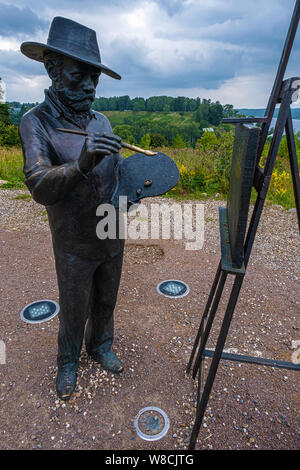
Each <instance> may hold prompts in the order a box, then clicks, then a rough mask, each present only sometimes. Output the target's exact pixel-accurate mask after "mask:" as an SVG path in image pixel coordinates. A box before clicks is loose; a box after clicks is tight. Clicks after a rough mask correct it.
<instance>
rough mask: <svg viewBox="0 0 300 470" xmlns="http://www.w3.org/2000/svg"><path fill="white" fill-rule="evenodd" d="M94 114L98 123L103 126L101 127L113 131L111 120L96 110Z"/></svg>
mask: <svg viewBox="0 0 300 470" xmlns="http://www.w3.org/2000/svg"><path fill="white" fill-rule="evenodd" d="M93 113H94V115H95V116H96V119H97V121H98V122H99V123H100V124H101V126H104V127H106V128H108V130H111V125H110V122H109V119H108V118H107V117H106V116H105V115H104V114H102V113H99V111H95V110H94V109H93Z"/></svg>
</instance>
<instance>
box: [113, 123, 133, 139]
mask: <svg viewBox="0 0 300 470" xmlns="http://www.w3.org/2000/svg"><path fill="white" fill-rule="evenodd" d="M114 134H116V135H118V136H119V137H121V139H122V140H125V142H127V143H128V144H134V137H133V135H132V133H131V126H128V125H127V124H122V125H119V126H116V127H114Z"/></svg>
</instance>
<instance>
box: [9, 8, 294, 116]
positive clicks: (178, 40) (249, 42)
mask: <svg viewBox="0 0 300 470" xmlns="http://www.w3.org/2000/svg"><path fill="white" fill-rule="evenodd" d="M294 4H295V0H47V1H45V2H44V1H41V0H39V1H38V0H30V1H29V0H0V77H2V79H3V80H4V82H5V84H6V99H7V101H13V100H16V101H21V102H26V101H29V102H34V101H42V100H43V96H44V93H43V90H44V89H45V88H47V87H48V86H49V84H50V81H49V78H48V76H47V75H46V73H45V69H44V66H43V64H41V63H39V62H35V61H33V60H30V59H28V58H27V57H25V56H23V55H22V54H21V52H20V44H21V43H22V42H23V41H38V42H43V43H46V42H47V36H48V30H49V26H50V23H51V20H52V19H53V17H55V16H65V17H67V18H71V19H73V20H75V21H78V22H80V23H82V24H85V25H86V26H88V27H90V28H92V29H94V30H95V31H96V32H97V37H98V43H99V46H100V51H101V58H102V62H103V63H104V64H105V65H107V66H108V67H110V68H112V69H113V70H115V71H116V72H118V73H119V74H120V75H121V76H122V80H121V81H118V80H114V79H112V78H110V77H106V76H104V75H102V76H101V79H100V82H99V85H98V88H97V96H120V95H125V94H128V95H129V96H130V97H131V98H134V97H135V96H143V97H145V98H146V97H149V96H153V95H169V96H189V97H197V96H199V97H200V98H211V99H213V100H219V101H220V102H221V103H222V104H226V103H231V104H233V105H234V106H235V107H249V108H254V107H265V105H266V103H267V100H268V96H269V94H270V90H271V88H272V84H273V81H274V75H275V73H276V70H277V66H278V63H279V60H280V56H281V52H282V48H283V44H284V40H285V37H286V33H287V30H288V26H289V22H290V18H291V15H292V12H293V8H294ZM299 52H300V33H299V31H298V34H297V36H296V41H295V44H294V49H293V52H292V56H291V59H290V63H289V66H288V70H287V76H288V77H291V76H299V75H300V70H299ZM297 106H299V103H298V105H297Z"/></svg>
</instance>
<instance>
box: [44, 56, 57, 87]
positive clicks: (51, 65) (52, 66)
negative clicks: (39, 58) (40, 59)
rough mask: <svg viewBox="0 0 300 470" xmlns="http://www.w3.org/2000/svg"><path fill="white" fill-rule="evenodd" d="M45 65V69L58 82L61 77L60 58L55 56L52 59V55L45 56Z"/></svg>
mask: <svg viewBox="0 0 300 470" xmlns="http://www.w3.org/2000/svg"><path fill="white" fill-rule="evenodd" d="M44 66H45V69H46V70H47V73H48V75H49V78H50V79H51V80H52V81H53V82H56V81H57V80H58V78H59V64H58V60H56V59H55V58H54V59H52V58H50V57H47V56H46V57H45V58H44Z"/></svg>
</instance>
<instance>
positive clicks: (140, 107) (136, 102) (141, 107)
mask: <svg viewBox="0 0 300 470" xmlns="http://www.w3.org/2000/svg"><path fill="white" fill-rule="evenodd" d="M131 104H132V110H133V111H145V109H146V105H145V100H144V98H133V100H131Z"/></svg>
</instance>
